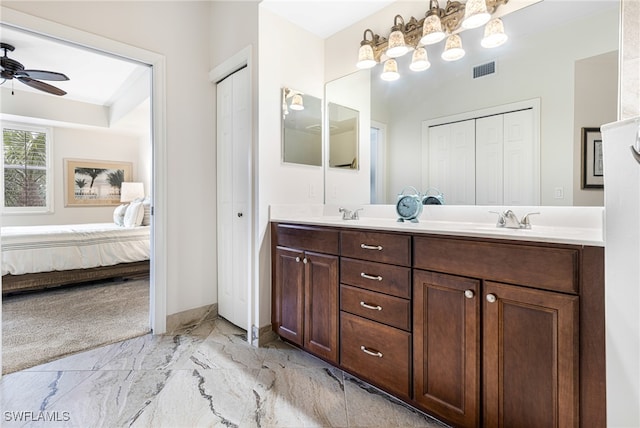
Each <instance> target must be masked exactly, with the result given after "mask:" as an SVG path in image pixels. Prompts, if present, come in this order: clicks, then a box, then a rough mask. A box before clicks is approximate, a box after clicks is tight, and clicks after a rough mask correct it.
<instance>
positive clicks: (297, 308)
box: [272, 225, 339, 364]
mask: <svg viewBox="0 0 640 428" xmlns="http://www.w3.org/2000/svg"><path fill="white" fill-rule="evenodd" d="M272 237H273V238H274V239H275V241H274V242H275V243H276V246H275V250H274V252H273V273H274V275H273V299H272V325H273V329H274V331H275V332H276V333H278V334H279V335H280V336H281V337H283V338H285V339H287V340H289V341H291V342H293V343H295V344H297V345H299V346H302V347H303V348H304V349H306V350H307V351H309V352H311V353H312V354H315V355H317V356H319V357H321V358H323V359H325V360H327V361H329V362H332V363H334V364H337V363H338V322H339V321H338V275H339V272H338V269H339V258H338V256H337V254H338V251H339V249H338V242H339V236H338V232H337V231H335V230H330V229H322V228H311V227H301V226H291V225H279V226H277V227H274V228H273V229H272Z"/></svg>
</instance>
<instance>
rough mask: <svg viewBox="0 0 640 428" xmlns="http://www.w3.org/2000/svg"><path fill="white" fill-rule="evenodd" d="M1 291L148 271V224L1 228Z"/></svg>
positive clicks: (41, 287) (132, 275) (23, 289)
mask: <svg viewBox="0 0 640 428" xmlns="http://www.w3.org/2000/svg"><path fill="white" fill-rule="evenodd" d="M1 235H2V236H1V239H2V294H7V293H13V292H16V291H26V290H35V289H43V288H49V287H56V286H60V285H66V284H73V283H79V282H86V281H94V280H99V279H105V278H114V277H138V276H142V275H148V274H149V258H150V226H134V227H122V226H119V225H117V224H115V223H91V224H71V225H55V226H9V227H2V234H1Z"/></svg>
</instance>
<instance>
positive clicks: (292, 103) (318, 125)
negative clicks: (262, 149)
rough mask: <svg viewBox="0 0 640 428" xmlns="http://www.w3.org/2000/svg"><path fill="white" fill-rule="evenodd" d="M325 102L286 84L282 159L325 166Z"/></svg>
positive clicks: (283, 102)
mask: <svg viewBox="0 0 640 428" xmlns="http://www.w3.org/2000/svg"><path fill="white" fill-rule="evenodd" d="M321 105H322V102H321V100H320V99H319V98H316V97H314V96H311V95H308V94H305V93H302V92H300V91H297V90H294V89H291V88H282V161H283V162H286V163H297V164H303V165H313V166H322V107H321Z"/></svg>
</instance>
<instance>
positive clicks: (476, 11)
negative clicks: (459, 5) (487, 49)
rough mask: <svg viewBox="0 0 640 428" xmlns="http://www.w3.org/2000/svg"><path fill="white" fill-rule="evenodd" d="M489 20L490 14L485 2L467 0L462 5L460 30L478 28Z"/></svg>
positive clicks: (483, 0) (482, 0) (481, 0)
mask: <svg viewBox="0 0 640 428" xmlns="http://www.w3.org/2000/svg"><path fill="white" fill-rule="evenodd" d="M489 19H491V14H490V13H489V11H488V10H487V2H486V1H485V0H467V3H466V4H465V5H464V19H463V20H462V28H466V29H467V30H468V29H470V28H478V27H480V26H481V25H484V24H486V23H487V22H489Z"/></svg>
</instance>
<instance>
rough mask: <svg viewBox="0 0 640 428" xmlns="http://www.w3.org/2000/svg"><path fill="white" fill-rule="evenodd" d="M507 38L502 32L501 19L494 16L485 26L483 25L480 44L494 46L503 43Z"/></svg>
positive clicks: (488, 46) (486, 46) (487, 46)
mask: <svg viewBox="0 0 640 428" xmlns="http://www.w3.org/2000/svg"><path fill="white" fill-rule="evenodd" d="M508 38H509V37H508V36H507V35H506V34H505V32H504V24H503V23H502V19H500V18H496V19H492V20H491V21H489V23H488V24H487V26H486V27H484V38H483V39H482V41H481V42H480V44H481V45H482V47H485V48H496V47H498V46H500V45H503V44H504V43H505V42H506V41H507V39H508Z"/></svg>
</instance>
